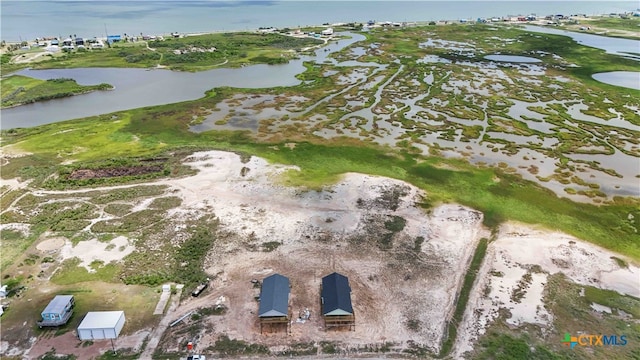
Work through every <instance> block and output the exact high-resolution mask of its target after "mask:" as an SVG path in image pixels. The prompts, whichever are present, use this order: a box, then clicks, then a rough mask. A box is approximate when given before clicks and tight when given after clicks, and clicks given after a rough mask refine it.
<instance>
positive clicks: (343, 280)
mask: <svg viewBox="0 0 640 360" xmlns="http://www.w3.org/2000/svg"><path fill="white" fill-rule="evenodd" d="M320 294H321V295H320V301H321V308H322V316H323V317H324V326H325V328H329V327H337V326H348V327H349V329H352V330H355V326H356V317H355V313H354V312H353V305H352V303H351V287H350V286H349V279H348V278H347V277H346V276H344V275H342V274H338V273H337V272H334V273H333V274H330V275H327V276H325V277H323V278H322V289H320Z"/></svg>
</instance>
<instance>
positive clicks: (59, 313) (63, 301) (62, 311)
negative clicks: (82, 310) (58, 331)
mask: <svg viewBox="0 0 640 360" xmlns="http://www.w3.org/2000/svg"><path fill="white" fill-rule="evenodd" d="M74 306H75V300H74V298H73V295H57V296H56V297H54V298H53V300H51V302H49V305H47V307H46V308H45V309H44V310H43V311H42V313H41V314H40V315H41V316H42V321H38V326H39V327H40V328H42V327H45V326H61V325H64V324H66V323H67V321H69V319H70V318H71V315H72V314H73V307H74Z"/></svg>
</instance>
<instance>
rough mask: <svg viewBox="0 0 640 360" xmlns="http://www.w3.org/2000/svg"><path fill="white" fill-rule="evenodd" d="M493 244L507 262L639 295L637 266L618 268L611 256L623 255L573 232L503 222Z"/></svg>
mask: <svg viewBox="0 0 640 360" xmlns="http://www.w3.org/2000/svg"><path fill="white" fill-rule="evenodd" d="M493 245H494V246H495V247H496V249H498V250H499V251H503V252H505V253H507V254H508V255H509V258H510V261H511V262H515V263H520V264H531V265H540V266H541V267H542V268H543V269H544V270H545V271H548V272H549V273H551V274H555V273H558V272H562V273H564V274H565V275H566V276H567V277H569V278H570V279H571V280H572V281H574V282H576V283H578V284H582V285H591V286H596V287H599V288H603V289H609V290H615V291H617V292H619V293H622V294H628V295H631V296H635V297H640V267H638V266H635V265H633V264H632V263H630V265H629V267H628V268H621V267H620V266H619V265H618V264H617V263H616V261H615V260H613V259H612V258H611V257H612V256H616V257H619V258H624V256H623V255H620V254H617V253H614V252H612V251H609V250H606V249H603V248H601V247H599V246H596V245H593V244H590V243H587V242H584V241H581V240H578V239H576V238H575V237H573V236H570V235H566V234H563V233H558V232H551V231H544V230H537V229H536V230H534V229H532V228H531V227H527V226H524V225H519V224H507V225H505V226H503V227H502V228H501V231H500V236H499V238H498V241H496V242H495V243H494V244H493Z"/></svg>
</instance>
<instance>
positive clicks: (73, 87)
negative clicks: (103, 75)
mask: <svg viewBox="0 0 640 360" xmlns="http://www.w3.org/2000/svg"><path fill="white" fill-rule="evenodd" d="M112 88H113V87H112V86H111V85H109V84H99V85H88V86H85V85H78V83H77V82H76V81H75V80H73V79H64V78H59V79H50V80H38V79H33V78H30V77H26V76H21V75H13V76H9V77H7V78H3V79H2V107H9V106H15V105H22V104H30V103H34V102H37V101H44V100H51V99H58V98H62V97H67V96H73V95H78V94H84V93H87V92H90V91H95V90H110V89H112Z"/></svg>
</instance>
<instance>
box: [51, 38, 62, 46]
mask: <svg viewBox="0 0 640 360" xmlns="http://www.w3.org/2000/svg"><path fill="white" fill-rule="evenodd" d="M50 45H51V46H58V45H60V41H58V39H53V40H51V44H50Z"/></svg>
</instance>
